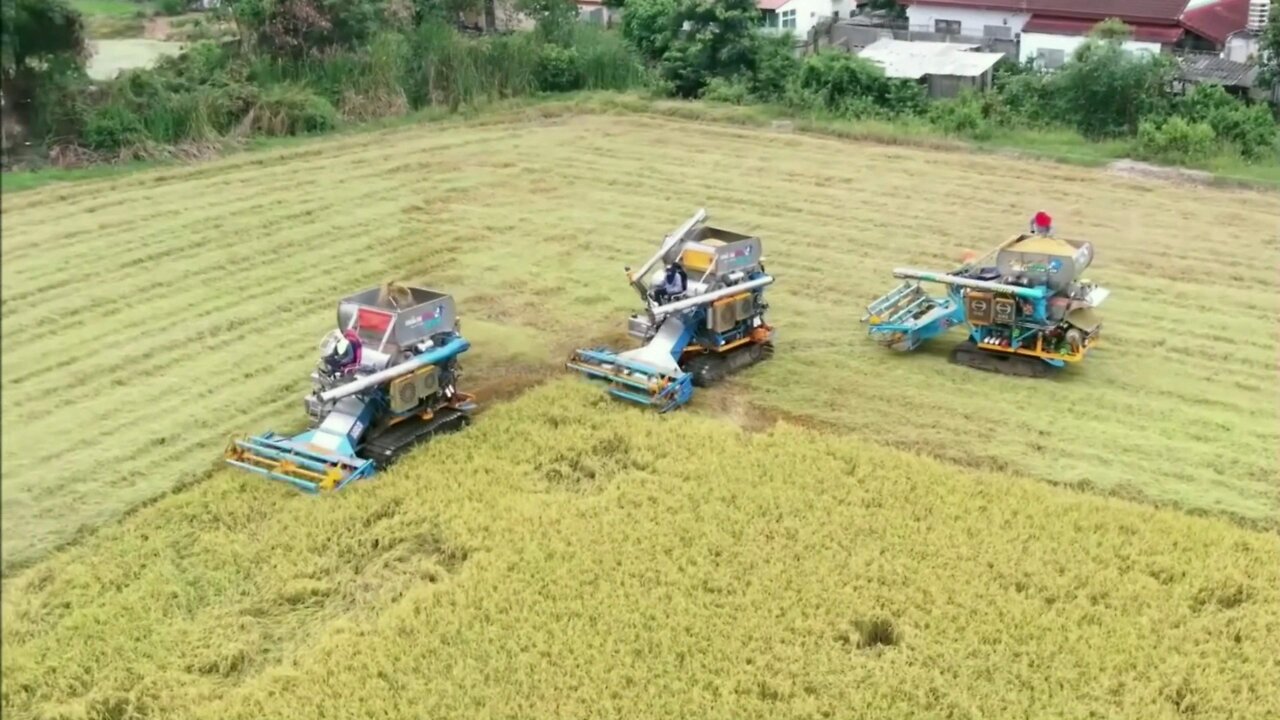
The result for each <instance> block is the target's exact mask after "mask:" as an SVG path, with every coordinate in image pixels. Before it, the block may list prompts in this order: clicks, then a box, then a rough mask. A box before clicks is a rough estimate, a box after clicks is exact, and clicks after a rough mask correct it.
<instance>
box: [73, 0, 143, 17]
mask: <svg viewBox="0 0 1280 720" xmlns="http://www.w3.org/2000/svg"><path fill="white" fill-rule="evenodd" d="M71 5H72V7H74V8H75V9H77V10H79V11H80V12H81V13H82V14H84V15H87V16H90V17H115V18H124V17H135V16H137V15H138V13H140V12H142V13H145V12H146V11H148V10H150V9H151V3H147V2H135V0H71Z"/></svg>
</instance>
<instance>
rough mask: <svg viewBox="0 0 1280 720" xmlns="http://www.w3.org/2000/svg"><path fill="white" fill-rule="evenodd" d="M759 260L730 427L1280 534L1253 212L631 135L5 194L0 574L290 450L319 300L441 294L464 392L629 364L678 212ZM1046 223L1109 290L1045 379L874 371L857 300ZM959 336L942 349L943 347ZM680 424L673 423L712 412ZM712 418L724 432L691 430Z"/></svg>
mask: <svg viewBox="0 0 1280 720" xmlns="http://www.w3.org/2000/svg"><path fill="white" fill-rule="evenodd" d="M700 206H705V207H707V208H708V210H709V211H710V212H711V216H712V221H713V222H718V223H723V224H725V225H726V226H728V227H731V228H733V229H737V230H742V231H746V232H755V233H759V234H760V235H762V236H763V238H764V241H765V249H766V254H767V256H768V267H769V269H770V270H771V271H772V272H773V273H775V274H776V276H777V278H778V283H777V284H776V285H775V287H774V288H773V289H772V290H771V303H772V306H773V311H772V318H771V319H772V320H773V322H774V323H775V324H776V325H777V326H778V328H779V333H780V335H779V341H778V354H777V356H776V358H775V360H774V361H773V362H772V363H770V364H767V365H765V366H762V367H760V368H757V369H754V370H752V372H751V373H749V374H747V375H745V376H744V377H743V380H742V381H741V382H739V383H738V387H739V388H742V389H744V390H748V391H749V395H747V396H746V398H745V399H744V400H743V401H744V402H750V403H754V404H757V405H763V406H766V407H769V408H772V409H773V410H775V411H781V412H785V413H787V414H791V415H803V416H805V417H807V418H810V419H812V420H815V421H818V422H821V423H823V424H825V425H827V426H830V427H833V428H836V429H840V430H845V431H852V432H855V433H857V434H859V435H861V436H863V437H868V438H873V439H876V440H877V441H881V442H884V443H888V444H891V445H894V446H896V447H899V448H904V449H909V450H913V451H917V452H922V453H925V454H929V455H932V456H935V457H939V458H943V459H946V460H949V461H955V462H961V463H964V464H967V465H970V466H973V467H979V468H987V469H997V470H1005V471H1011V472H1017V473H1021V474H1026V475H1030V476H1033V477H1038V478H1041V479H1046V480H1051V481H1054V482H1062V483H1076V484H1089V485H1093V486H1098V487H1102V488H1106V489H1108V490H1112V491H1119V492H1124V493H1127V494H1131V495H1141V496H1143V497H1145V498H1149V499H1154V500H1157V501H1161V502H1166V503H1173V504H1178V505H1181V506H1183V507H1189V508H1195V509H1200V510H1206V511H1213V512H1219V513H1228V514H1232V515H1235V516H1239V517H1244V518H1250V519H1254V520H1264V519H1266V518H1270V517H1274V515H1275V513H1276V510H1277V508H1278V507H1280V502H1278V501H1277V490H1276V484H1275V478H1276V477H1277V474H1278V473H1277V463H1276V456H1275V453H1274V447H1275V445H1276V442H1277V441H1278V440H1280V437H1278V435H1280V433H1278V431H1277V422H1276V419H1277V418H1276V408H1275V405H1274V403H1273V402H1272V398H1274V396H1275V392H1276V390H1277V380H1276V376H1275V368H1274V364H1275V358H1276V354H1277V345H1276V340H1275V333H1274V331H1273V329H1274V328H1273V325H1274V318H1275V316H1276V311H1277V305H1276V292H1275V285H1274V280H1275V277H1274V267H1275V258H1276V245H1277V240H1276V237H1277V234H1276V228H1277V221H1278V220H1280V203H1276V202H1275V197H1274V195H1265V194H1261V193H1249V192H1227V191H1223V190H1207V189H1198V190H1197V189H1190V188H1174V187H1168V186H1162V185H1150V184H1142V183H1140V182H1137V181H1132V180H1127V179H1122V178H1117V177H1111V176H1107V175H1105V174H1103V173H1102V172H1101V171H1098V170H1090V169H1080V168H1069V167H1062V166H1056V165H1049V164H1044V163H1038V162H1027V161H1021V160H1017V159H1013V158H1008V157H980V156H974V155H968V154H958V153H944V152H939V151H926V150H918V149H907V148H891V147H879V146H872V145H865V144H855V143H849V142H844V141H838V140H833V139H824V138H817V137H807V136H801V135H788V134H780V133H771V132H767V131H761V130H753V129H745V128H731V127H724V126H716V125H700V124H696V123H692V122H687V121H678V120H670V119H657V118H644V117H635V116H621V115H620V116H590V115H584V116H577V117H564V118H557V119H552V120H542V121H536V122H535V121H527V120H523V119H520V120H511V121H510V122H488V123H486V124H480V125H465V124H457V125H444V126H419V127H412V128H401V129H395V130H387V131H381V132H377V133H370V134H364V135H353V136H347V137H342V138H334V139H329V140H325V141H323V142H313V143H304V144H299V145H294V146H290V147H288V148H284V149H276V150H272V151H266V152H260V153H252V154H245V155H240V156H237V157H233V158H228V159H224V160H221V161H216V162H210V163H207V164H201V165H197V166H191V167H183V168H169V169H159V170H154V171H149V172H145V173H140V174H136V175H130V176H126V177H117V178H114V179H110V180H105V181H100V182H94V183H90V184H83V185H74V186H59V187H48V188H45V189H41V190H36V191H31V192H28V193H23V194H19V195H14V196H12V197H6V198H5V203H4V207H3V215H2V219H3V231H4V239H5V242H4V246H3V250H2V257H0V267H2V269H0V272H2V273H3V283H2V285H3V291H2V294H3V308H2V310H0V315H2V316H3V323H2V324H0V341H2V342H3V345H4V349H5V350H4V370H5V372H4V374H3V387H2V392H0V403H2V405H3V407H2V410H3V414H4V417H5V420H6V422H5V424H4V430H3V432H4V438H3V440H4V442H3V482H4V497H5V502H4V508H3V526H4V536H3V539H4V562H5V567H6V568H11V567H13V564H14V563H15V562H17V563H26V562H29V561H31V560H32V559H34V558H37V557H39V556H40V555H41V554H42V553H43V552H45V551H46V550H47V549H48V548H49V547H51V546H54V545H57V544H60V543H62V542H64V541H66V540H67V539H69V538H71V537H72V536H73V535H74V534H75V533H76V532H77V531H78V530H79V529H81V528H84V527H94V526H96V525H98V524H100V523H102V522H104V521H107V520H110V519H112V518H114V517H117V516H118V515H120V514H121V513H122V512H123V511H125V510H126V509H128V508H130V507H133V506H135V505H137V504H138V503H139V502H142V501H144V500H147V499H149V498H153V497H155V496H157V495H158V494H161V493H163V492H165V491H167V490H168V489H170V488H172V487H174V486H175V484H180V483H183V482H185V481H188V480H191V479H194V478H198V477H201V476H203V475H205V474H206V473H207V472H208V470H209V468H210V467H211V465H212V464H213V463H215V462H216V460H217V458H218V455H219V452H220V450H221V447H222V445H223V444H224V442H225V439H226V437H227V435H229V434H231V433H232V432H236V431H247V432H258V431H261V430H265V429H267V428H275V429H278V430H292V429H296V428H297V427H298V424H299V423H300V422H301V419H302V411H301V403H300V396H301V395H302V393H303V392H305V389H306V383H307V373H308V372H309V371H310V369H311V365H312V362H313V354H314V351H315V342H316V340H317V338H318V337H319V336H320V335H321V334H322V333H323V332H324V331H325V330H326V329H327V328H328V327H329V326H330V325H331V323H332V322H333V313H334V307H335V303H336V300H337V299H338V298H339V297H340V296H341V295H342V294H344V293H347V292H350V291H352V290H355V289H359V288H361V287H365V286H368V285H373V284H376V283H379V282H382V281H385V280H388V279H401V280H406V281H414V282H422V283H426V284H429V285H431V286H435V287H439V288H441V289H444V290H446V291H449V292H452V293H454V294H455V295H456V296H457V298H458V300H459V302H460V311H461V313H462V315H463V327H464V330H465V331H466V334H467V335H468V336H469V337H470V338H471V340H472V341H473V343H474V349H473V350H472V352H471V353H469V355H468V356H467V359H466V362H467V368H468V369H469V370H470V375H469V377H468V378H467V379H466V382H468V383H470V384H471V385H472V387H477V388H480V389H481V391H482V392H490V388H493V387H496V388H507V387H512V386H517V385H520V384H521V383H523V382H525V381H524V380H522V378H526V377H529V376H538V375H545V374H546V373H547V372H554V371H556V368H557V363H558V362H559V361H560V360H562V359H563V357H564V355H565V353H566V352H567V351H568V350H569V349H570V348H572V347H574V346H579V345H590V344H595V343H597V342H601V341H606V340H608V341H616V340H618V339H619V338H621V337H622V335H623V333H622V329H623V328H624V323H625V322H626V313H627V312H629V311H631V310H632V309H633V306H634V304H635V300H636V299H635V297H634V295H633V293H632V291H631V289H630V288H629V287H627V285H626V284H625V281H624V279H623V275H622V272H621V271H622V266H623V265H624V264H627V263H632V264H634V263H638V262H640V261H642V260H643V259H644V258H645V257H646V256H647V254H648V253H649V252H651V251H652V249H653V247H654V246H655V245H656V243H657V242H659V241H660V239H661V237H662V234H663V233H665V232H667V231H669V230H670V229H671V228H673V227H675V226H676V225H678V224H679V223H680V222H681V221H682V220H683V219H684V218H686V217H687V216H688V215H689V214H691V213H692V212H693V211H694V210H695V209H696V208H698V207H700ZM1041 208H1044V209H1047V210H1049V211H1050V212H1051V213H1052V214H1053V215H1054V217H1055V219H1056V223H1057V224H1058V226H1059V227H1060V228H1061V231H1062V232H1063V233H1065V234H1069V235H1072V236H1079V237H1085V238H1089V239H1092V240H1094V241H1095V242H1096V244H1097V260H1096V262H1095V266H1094V268H1093V269H1092V271H1091V275H1092V276H1093V278H1094V279H1097V280H1099V281H1102V282H1104V283H1105V284H1106V285H1108V286H1109V287H1111V288H1112V289H1113V290H1114V295H1113V296H1112V299H1111V300H1109V301H1108V304H1107V305H1106V306H1105V307H1104V313H1103V315H1104V318H1105V322H1106V327H1105V330H1104V332H1105V333H1106V341H1107V344H1106V347H1105V348H1103V349H1100V350H1099V352H1098V353H1097V354H1096V355H1095V356H1093V357H1091V358H1090V361H1089V362H1088V363H1087V364H1086V365H1085V366H1084V367H1081V368H1073V369H1071V371H1070V372H1068V373H1067V374H1066V375H1065V376H1064V377H1062V378H1059V379H1056V380H1053V381H1048V382H1026V381H1020V380H1017V379H1008V378H1003V377H998V376H989V375H985V374H982V373H977V372H974V371H970V370H965V369H963V368H958V367H954V366H951V365H949V364H948V363H947V362H946V360H945V354H946V352H947V349H948V346H949V345H950V344H951V341H950V340H948V341H942V342H939V343H938V345H937V347H936V348H934V349H932V350H929V351H926V352H922V353H920V354H919V355H918V356H909V357H903V356H896V355H890V354H888V353H887V351H883V350H882V349H881V348H879V347H877V346H875V345H874V344H872V343H870V342H869V341H868V340H866V339H865V337H864V335H863V328H862V327H861V326H860V325H859V324H858V317H859V316H860V315H861V314H862V312H863V308H864V307H865V305H866V303H867V302H868V301H870V300H871V299H873V298H875V297H876V296H878V295H879V294H881V293H882V292H884V291H886V290H887V289H888V288H889V287H891V286H893V285H894V284H895V283H894V281H893V279H892V277H891V274H890V271H891V269H892V268H893V267H895V266H901V265H926V266H930V267H934V268H939V269H947V268H948V267H949V266H950V264H951V263H952V261H954V260H955V259H956V258H958V257H959V255H960V253H961V251H962V250H963V249H965V248H973V249H982V248H985V247H988V246H991V245H994V244H995V243H997V242H999V241H1001V240H1003V239H1004V238H1005V237H1006V236H1008V235H1009V234H1011V233H1014V232H1017V231H1019V230H1021V229H1022V228H1023V226H1024V224H1025V222H1026V220H1027V218H1028V217H1029V216H1030V214H1031V213H1032V212H1033V211H1034V210H1037V209H1041ZM959 339H960V338H959V336H956V337H955V338H954V340H955V341H958V340H959ZM709 397H711V396H710V395H707V394H700V395H699V396H698V397H696V398H695V400H694V408H695V411H696V409H697V408H699V407H704V408H705V407H707V398H709ZM713 409H715V410H717V411H718V410H719V408H713Z"/></svg>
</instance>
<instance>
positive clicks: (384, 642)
mask: <svg viewBox="0 0 1280 720" xmlns="http://www.w3.org/2000/svg"><path fill="white" fill-rule="evenodd" d="M708 447H711V448H718V449H730V448H731V449H732V450H733V452H714V453H710V454H709V455H708V454H706V453H705V450H706V448H708ZM691 458H701V459H700V460H699V461H697V462H691ZM1277 553H1280V541H1278V539H1277V537H1276V536H1275V535H1274V534H1272V533H1259V532H1254V531H1249V530H1246V529H1242V528H1239V527H1237V526H1235V525H1233V524H1231V523H1227V522H1223V521H1222V520H1219V519H1208V518H1194V517H1189V516H1187V515H1186V514H1184V513H1180V512H1178V511H1175V510H1170V509H1165V510H1157V509H1151V508H1145V507H1141V506H1135V505H1133V504H1131V503H1126V502H1123V501H1121V500H1117V499H1103V498H1098V497H1093V496H1090V495H1088V494H1082V493H1073V492H1069V491H1065V490H1061V489H1055V488H1051V487H1048V486H1046V485H1045V484H1043V483H1040V482H1036V481H1030V480H1021V479H1015V478H1011V477H1007V476H998V475H978V474H976V473H973V472H971V471H963V470H958V469H955V468H952V467H948V466H946V465H944V464H941V463H939V462H937V461H930V460H925V459H921V458H918V457H913V456H911V455H908V454H906V453H900V452H896V451H889V450H885V449H883V448H880V447H877V446H874V445H871V444H869V443H866V442H863V441H859V440H856V439H850V438H847V437H841V436H837V435H830V434H824V433H819V432H815V431H812V430H808V429H804V428H800V427H797V426H795V425H791V424H781V425H777V426H775V427H773V428H772V429H770V430H769V431H767V432H763V433H755V434H752V433H748V432H746V431H744V430H741V429H739V428H736V427H734V426H733V425H732V424H730V423H726V422H723V421H722V420H718V419H713V418H707V417H699V416H698V415H696V414H693V413H683V414H679V415H676V416H669V417H656V416H654V415H651V414H649V413H644V412H641V411H640V410H638V409H630V408H625V409H623V408H619V407H618V406H617V405H616V404H615V403H613V402H611V401H609V400H608V399H607V398H605V397H604V396H603V395H602V394H601V393H599V392H597V391H596V388H592V387H588V386H585V385H583V384H582V383H578V382H576V381H575V380H573V379H564V378H562V379H559V380H557V381H555V382H554V383H552V384H550V385H548V386H545V387H541V388H538V389H535V390H533V391H531V392H529V393H528V394H526V395H524V396H523V397H521V398H520V399H518V400H515V401H513V402H510V403H505V404H502V405H500V406H498V407H496V408H494V409H492V410H490V411H489V412H488V413H486V415H485V418H484V422H483V423H477V424H476V425H474V426H473V427H472V428H470V429H469V430H468V431H467V432H465V433H461V434H458V435H453V436H450V437H447V438H444V439H441V440H440V441H438V442H436V443H433V444H432V445H431V446H430V447H428V448H425V449H424V450H423V451H420V452H418V453H415V454H414V455H413V456H411V457H409V458H407V459H406V460H405V462H404V463H403V464H402V465H400V466H398V467H397V468H396V469H394V470H393V471H390V472H388V473H386V474H384V475H382V476H381V477H380V478H379V479H378V480H377V481H376V482H369V483H366V484H364V485H362V486H360V487H359V488H358V489H353V491H351V492H344V493H343V494H339V495H333V496H328V497H320V498H314V497H309V496H304V495H301V494H299V493H295V492H291V491H288V490H287V489H286V488H283V487H282V486H279V485H276V484H272V483H267V482H265V481H262V480H259V479H257V478H254V477H251V476H246V475H245V474H241V473H232V472H221V473H219V474H217V475H216V476H215V477H213V478H211V479H210V480H209V481H207V482H204V483H201V484H200V485H198V486H196V487H194V488H192V489H190V490H188V491H186V492H182V493H178V494H176V495H174V496H172V497H169V498H166V499H164V500H162V501H161V502H159V503H157V504H155V505H153V506H151V507H149V508H146V509H144V510H142V511H140V512H138V513H136V514H134V515H133V516H131V517H129V518H127V519H126V520H124V521H123V522H121V523H118V524H115V525H113V526H111V527H109V528H106V529H104V530H103V531H102V532H100V533H98V534H97V535H95V536H94V537H93V538H90V539H88V540H87V541H85V542H84V543H81V544H79V545H77V546H76V547H75V548H73V549H70V550H68V551H66V552H65V553H62V554H60V555H59V556H57V557H54V558H51V559H49V560H46V561H45V562H42V563H40V564H39V565H37V566H35V567H34V568H31V569H29V570H27V571H25V572H24V573H22V574H21V576H20V577H19V578H16V579H13V580H11V581H10V584H9V585H8V587H7V588H6V591H5V594H4V615H3V632H4V644H3V652H2V653H0V657H3V663H4V678H5V683H4V686H3V696H2V698H0V700H2V702H3V707H2V710H3V714H4V716H5V717H6V718H14V719H15V720H18V719H25V718H52V717H58V718H70V717H101V718H106V717H115V718H123V717H136V718H176V717H183V718H217V719H218V720H227V719H231V718H245V719H246V720H248V719H254V720H257V719H258V718H276V717H306V718H420V717H430V718H441V717H450V718H453V717H457V718H462V717H495V718H515V717H539V718H551V717H565V718H569V717H573V718H582V717H646V718H689V717H698V718H704V717H705V718H735V719H741V718H778V717H839V718H925V717H937V718H942V717H949V718H989V717H1000V718H1008V717H1035V718H1049V717H1052V718H1084V717H1090V718H1135V717H1141V718H1146V719H1150V720H1160V719H1162V718H1186V717H1195V718H1262V717H1276V716H1277V714H1280V688H1278V687H1277V686H1276V683H1275V678H1276V677H1277V673H1280V662H1278V660H1277V657H1276V653H1275V648H1276V647H1277V646H1280V565H1278V564H1277V563H1276V562H1275V557H1276V556H1277Z"/></svg>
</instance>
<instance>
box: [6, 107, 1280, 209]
mask: <svg viewBox="0 0 1280 720" xmlns="http://www.w3.org/2000/svg"><path fill="white" fill-rule="evenodd" d="M593 115H594V116H599V115H627V116H632V117H650V118H662V119H666V120H673V121H680V122H684V123H689V124H693V125H719V126H736V127H747V128H754V129H757V130H764V131H773V132H779V133H790V134H796V135H801V136H807V137H821V138H829V139H836V140H845V141H848V142H852V143H866V144H871V145H880V146H886V147H909V148H917V149H924V150H937V151H942V152H950V153H965V154H973V155H979V156H1004V157H1009V158H1016V159H1030V160H1034V161H1037V162H1044V163H1051V164H1058V165H1066V166H1075V167H1090V168H1098V169H1100V170H1104V171H1105V170H1106V168H1107V167H1108V166H1110V165H1115V164H1124V163H1130V164H1132V163H1134V162H1135V161H1133V160H1132V159H1130V158H1123V157H1115V156H1112V155H1105V154H1087V153H1073V152H1069V151H1063V150H1055V151H1048V150H1035V149H1029V148H1025V147H1020V146H1017V145H1016V144H1014V143H1012V142H1003V143H1002V142H1000V141H998V140H995V141H989V142H973V141H968V140H963V139H958V138H955V137H948V136H946V135H943V134H941V133H938V132H937V131H931V130H922V129H920V128H914V127H905V126H899V125H893V124H890V123H884V122H873V121H847V120H833V119H825V118H817V117H802V116H799V115H795V114H791V113H786V112H783V111H781V110H779V109H777V108H769V107H763V106H739V105H727V104H720V103H711V102H706V101H700V100H693V101H681V100H670V99H653V98H649V97H646V96H643V95H639V94H635V93H617V92H589V93H577V94H573V95H570V96H568V97H565V96H562V95H560V96H554V97H541V98H532V99H518V100H509V101H504V102H498V103H492V104H486V105H483V106H477V107H472V108H467V109H464V110H462V111H459V112H454V113H450V112H447V111H442V110H440V109H436V108H433V109H429V110H424V111H420V112H416V113H410V114H408V115H403V116H400V117H396V118H383V119H379V120H373V121H370V122H366V123H359V124H352V125H349V126H346V127H343V128H341V129H339V130H336V131H333V132H328V133H324V134H320V135H306V136H297V137H287V138H270V139H250V140H248V141H243V140H235V139H228V140H226V141H224V142H223V143H222V144H221V145H220V146H219V148H218V149H217V151H215V152H212V153H209V152H205V153H194V154H192V155H194V157H192V158H190V159H187V158H183V157H182V153H181V152H175V153H172V154H171V155H170V156H166V157H160V158H149V159H131V160H127V161H123V162H120V163H111V164H106V165H91V166H88V167H82V168H53V169H39V170H17V171H11V172H7V173H4V175H3V179H2V180H0V192H3V194H5V195H10V194H15V193H21V192H27V191H30V190H34V189H37V188H40V187H44V186H46V185H50V184H57V183H64V182H90V181H94V180H109V179H113V178H117V177H120V176H122V175H131V174H134V173H137V172H142V171H147V170H152V169H156V168H162V167H176V166H191V165H198V164H201V163H204V162H208V161H211V160H216V159H219V158H223V157H228V156H232V155H238V154H241V153H246V152H250V153H252V152H261V151H265V150H276V149H280V148H286V147H296V146H298V145H310V144H311V143H314V142H324V141H325V140H327V139H330V138H340V137H350V136H352V135H363V134H369V133H378V132H387V131H389V130H395V129H403V128H409V127H421V126H436V127H441V128H448V127H454V126H457V125H470V126H473V127H484V126H492V125H502V124H521V123H533V122H538V121H540V120H550V119H555V118H560V119H567V118H571V117H577V116H593ZM1143 165H1147V166H1149V167H1151V168H1154V169H1155V170H1157V171H1159V172H1153V173H1148V174H1147V175H1146V176H1145V177H1144V178H1142V180H1145V181H1147V182H1164V183H1169V184H1194V185H1204V186H1209V187H1215V188H1221V189H1239V190H1251V191H1271V192H1277V193H1280V180H1272V179H1269V178H1261V177H1247V176H1242V175H1233V174H1230V173H1226V172H1215V171H1208V170H1198V169H1191V168H1180V167H1172V166H1158V165H1150V164H1147V163H1143ZM1116 174H1118V173H1116ZM1131 179H1133V180H1135V181H1136V180H1138V179H1139V178H1131Z"/></svg>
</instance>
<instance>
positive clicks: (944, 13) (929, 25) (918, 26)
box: [907, 4, 1031, 39]
mask: <svg viewBox="0 0 1280 720" xmlns="http://www.w3.org/2000/svg"><path fill="white" fill-rule="evenodd" d="M1029 19H1031V14H1030V13H1017V12H1004V11H1000V10H971V9H968V8H948V7H940V6H937V5H927V4H926V5H910V6H908V7H907V25H908V27H909V29H910V30H912V31H914V32H930V33H931V32H936V21H938V20H950V21H957V20H958V21H959V22H960V33H959V34H960V35H966V36H971V37H998V36H999V35H1001V34H1003V32H1002V31H995V32H994V33H991V32H989V31H988V30H987V28H988V26H991V27H1000V28H1004V27H1007V28H1009V30H1008V38H1009V39H1013V38H1016V37H1017V35H1018V33H1020V32H1022V26H1023V25H1026V24H1027V20H1029Z"/></svg>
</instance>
